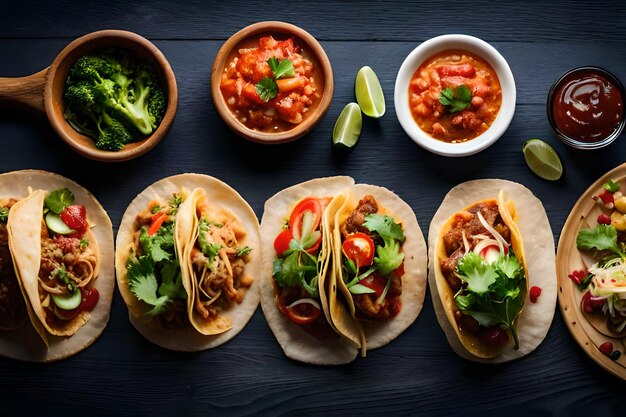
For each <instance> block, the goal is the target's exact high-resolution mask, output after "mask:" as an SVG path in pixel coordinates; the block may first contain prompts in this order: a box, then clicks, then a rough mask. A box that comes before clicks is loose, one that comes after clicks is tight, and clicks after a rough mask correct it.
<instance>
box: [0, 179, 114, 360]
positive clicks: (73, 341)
mask: <svg viewBox="0 0 626 417" xmlns="http://www.w3.org/2000/svg"><path fill="white" fill-rule="evenodd" d="M0 180H1V181H2V186H1V187H0V194H6V191H7V189H9V188H12V189H13V193H12V195H14V196H15V198H16V199H17V201H13V204H12V207H11V208H10V211H9V212H8V219H7V224H6V233H7V236H8V247H9V249H10V253H11V255H12V260H13V267H14V271H15V273H16V275H17V278H18V284H19V287H20V289H21V291H22V295H23V296H24V299H25V300H26V306H25V307H26V310H25V313H24V317H26V316H29V317H30V321H31V324H32V327H30V326H25V328H23V329H19V330H18V331H17V332H16V333H14V334H12V335H11V336H12V337H9V336H7V337H0V353H1V354H3V355H5V356H9V357H13V358H16V359H21V360H29V361H51V360H57V359H62V358H64V357H67V356H70V355H72V354H74V353H77V352H79V351H80V350H82V349H84V348H85V347H87V346H89V345H90V344H91V343H92V342H93V341H94V340H95V339H96V338H97V337H98V336H99V335H100V333H101V332H102V330H103V329H104V327H105V326H106V323H107V321H108V318H109V311H110V307H111V298H112V292H113V287H114V282H115V281H114V277H113V236H112V227H111V222H110V220H109V218H108V216H107V214H106V212H105V211H104V209H103V208H102V207H101V206H100V204H98V202H97V201H96V200H95V199H94V198H93V196H92V195H91V194H89V192H88V191H86V190H85V189H84V188H82V187H80V186H79V185H78V184H76V183H74V182H73V181H71V180H69V179H67V178H63V177H61V176H58V175H55V174H52V173H49V172H44V171H31V170H27V171H16V172H11V173H7V174H2V175H1V176H0ZM3 266H4V259H3ZM33 330H34V331H33ZM37 335H38V337H39V338H40V340H42V341H43V342H44V343H41V342H39V343H35V342H34V340H33V339H34V338H36V337H37Z"/></svg>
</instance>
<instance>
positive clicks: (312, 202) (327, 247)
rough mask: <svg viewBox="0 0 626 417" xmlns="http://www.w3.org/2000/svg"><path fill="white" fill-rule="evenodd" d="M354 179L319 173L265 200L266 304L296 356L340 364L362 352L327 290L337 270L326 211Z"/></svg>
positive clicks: (277, 331)
mask: <svg viewBox="0 0 626 417" xmlns="http://www.w3.org/2000/svg"><path fill="white" fill-rule="evenodd" d="M353 184H354V180H353V179H352V178H350V177H329V178H318V179H314V180H310V181H306V182H303V183H300V184H297V185H294V186H292V187H289V188H286V189H284V190H282V191H280V192H278V193H277V194H275V195H274V196H273V197H271V198H270V199H269V200H267V201H266V203H265V211H264V213H263V218H262V220H261V238H262V242H263V243H262V244H263V268H262V270H263V276H262V278H261V279H262V282H261V307H262V308H263V313H264V314H265V318H266V319H267V322H268V324H269V326H270V328H271V329H272V332H273V333H274V336H275V337H276V339H277V341H278V343H279V344H280V346H281V347H282V349H283V351H284V352H285V354H286V355H287V356H288V357H289V358H291V359H294V360H298V361H301V362H307V363H313V364H319V365H335V364H343V363H348V362H351V361H353V360H354V359H355V358H356V356H357V354H358V350H357V349H358V348H359V347H360V345H358V341H357V342H351V341H350V340H348V339H346V338H345V337H343V336H342V333H341V332H339V331H337V328H336V326H335V325H334V322H333V320H332V317H331V312H330V309H329V305H328V293H327V291H328V284H327V283H328V282H329V280H331V278H330V277H331V275H332V274H333V273H334V271H333V268H332V266H331V252H332V242H331V234H332V233H331V230H330V229H329V227H328V225H327V224H326V223H325V218H326V216H325V213H327V212H334V211H335V210H336V208H335V207H337V206H338V205H341V204H342V203H343V196H340V197H337V196H338V195H340V194H341V193H342V192H343V191H344V190H345V189H346V188H348V187H350V186H351V185H353ZM347 321H348V324H347V325H348V326H352V327H355V325H354V324H353V323H351V322H350V320H347ZM342 330H343V329H342ZM343 331H345V330H343Z"/></svg>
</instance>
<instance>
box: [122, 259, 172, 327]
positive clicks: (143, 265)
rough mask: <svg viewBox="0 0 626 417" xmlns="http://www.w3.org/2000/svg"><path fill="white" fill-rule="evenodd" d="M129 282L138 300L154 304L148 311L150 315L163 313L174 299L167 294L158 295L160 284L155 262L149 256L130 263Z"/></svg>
mask: <svg viewBox="0 0 626 417" xmlns="http://www.w3.org/2000/svg"><path fill="white" fill-rule="evenodd" d="M128 284H129V287H130V291H131V292H132V293H133V294H134V295H135V297H137V299H138V300H140V301H143V302H144V303H146V304H148V305H150V306H152V309H151V310H150V311H148V315H150V316H156V315H159V314H161V313H163V312H164V311H165V308H166V307H167V305H168V304H169V303H170V302H171V301H172V299H171V298H170V297H168V296H167V295H161V296H160V297H159V296H158V295H157V290H158V287H159V284H158V282H157V278H156V275H155V273H154V263H153V262H152V260H151V259H150V257H148V256H142V257H140V258H139V259H137V260H135V261H131V262H130V263H129V264H128Z"/></svg>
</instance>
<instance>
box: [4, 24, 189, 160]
mask: <svg viewBox="0 0 626 417" xmlns="http://www.w3.org/2000/svg"><path fill="white" fill-rule="evenodd" d="M108 48H120V49H125V50H128V51H130V52H131V53H132V55H133V56H134V57H137V58H139V59H142V60H145V61H147V62H149V63H150V64H152V66H153V67H154V68H155V69H156V70H157V74H158V76H159V77H160V81H161V85H162V86H163V88H164V89H165V92H166V94H167V100H168V103H167V107H166V110H165V115H164V116H163V120H162V121H161V123H160V124H159V126H158V127H157V129H156V130H155V131H154V132H153V133H152V134H151V135H150V136H148V137H147V138H146V139H144V140H142V141H139V142H134V143H130V144H128V145H126V146H124V148H123V149H121V150H120V151H116V152H111V151H103V150H100V149H98V148H96V146H95V142H94V140H93V139H91V138H90V137H88V136H85V135H82V134H80V133H78V132H76V131H75V130H74V129H73V128H72V126H70V124H69V123H67V121H66V120H65V117H64V112H65V104H64V103H63V92H64V89H65V81H66V79H67V76H68V73H69V70H70V68H71V67H72V65H73V64H74V62H76V60H77V59H78V58H80V57H81V56H84V55H88V54H93V53H98V52H102V51H103V50H106V49H108ZM3 99H4V100H6V101H15V102H20V103H22V104H26V105H28V106H30V107H32V108H35V109H37V110H41V111H45V113H46V115H47V116H48V120H49V121H50V124H51V125H52V128H53V129H54V130H55V132H56V133H57V134H58V135H59V136H60V137H61V139H63V140H64V141H65V142H66V143H67V144H68V145H69V146H70V147H71V148H72V149H73V150H75V151H76V152H78V153H80V154H81V155H83V156H86V157H87V158H91V159H95V160H98V161H104V162H120V161H126V160H129V159H132V158H136V157H138V156H139V155H142V154H144V153H146V152H148V151H149V150H151V149H152V148H154V147H155V146H156V144H157V143H159V141H160V140H161V139H163V137H164V136H165V134H166V133H167V131H168V130H169V128H170V127H171V125H172V122H173V121H174V115H175V114H176V107H177V105H178V88H177V86H176V78H175V76H174V72H173V71H172V68H171V67H170V64H169V63H168V62H167V59H165V56H163V54H162V53H161V51H159V50H158V49H157V47H156V46H154V45H153V44H152V43H151V42H150V41H148V40H147V39H145V38H143V37H141V36H139V35H137V34H136V33H132V32H127V31H122V30H102V31H98V32H93V33H90V34H87V35H85V36H82V37H80V38H78V39H76V40H74V41H73V42H72V43H70V44H69V45H67V46H66V47H65V48H64V49H63V50H62V51H61V53H59V55H58V56H57V57H56V58H55V60H54V62H53V63H52V64H51V65H50V67H48V68H46V69H44V70H42V71H40V72H38V73H37V74H34V75H31V76H28V77H23V78H14V79H10V78H8V79H7V78H5V79H0V100H3Z"/></svg>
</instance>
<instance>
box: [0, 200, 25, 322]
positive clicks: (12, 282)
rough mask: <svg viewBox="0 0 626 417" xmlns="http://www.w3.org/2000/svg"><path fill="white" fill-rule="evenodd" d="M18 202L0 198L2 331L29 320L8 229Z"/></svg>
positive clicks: (0, 299)
mask: <svg viewBox="0 0 626 417" xmlns="http://www.w3.org/2000/svg"><path fill="white" fill-rule="evenodd" d="M16 202H17V200H16V199H14V198H11V197H8V198H6V199H1V200H0V331H11V330H18V329H20V328H22V326H24V324H26V321H27V320H28V313H27V312H26V301H25V300H24V296H23V295H22V291H21V290H20V284H19V282H18V279H17V275H16V273H15V268H13V259H12V258H11V251H10V249H9V234H8V231H7V222H8V221H9V212H10V209H11V207H13V205H14V204H15V203H16Z"/></svg>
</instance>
